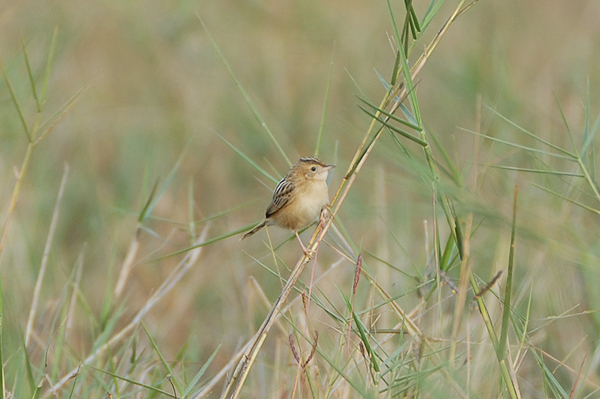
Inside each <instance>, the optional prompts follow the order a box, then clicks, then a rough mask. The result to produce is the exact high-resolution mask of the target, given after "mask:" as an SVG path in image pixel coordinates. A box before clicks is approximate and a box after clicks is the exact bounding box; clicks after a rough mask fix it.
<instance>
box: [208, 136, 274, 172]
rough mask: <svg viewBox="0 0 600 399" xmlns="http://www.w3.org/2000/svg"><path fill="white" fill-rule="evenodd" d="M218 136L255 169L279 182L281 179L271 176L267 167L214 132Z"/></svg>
mask: <svg viewBox="0 0 600 399" xmlns="http://www.w3.org/2000/svg"><path fill="white" fill-rule="evenodd" d="M214 133H215V134H216V135H217V136H219V138H220V139H221V140H223V142H224V143H225V144H227V145H228V146H229V148H231V149H232V150H233V151H235V153H236V154H238V155H239V156H240V157H242V159H244V161H246V162H248V163H249V164H250V165H251V166H252V167H253V168H254V169H256V170H257V171H258V172H260V173H261V174H262V175H263V176H265V177H266V178H267V179H269V180H271V181H272V182H273V183H277V182H279V179H276V178H274V177H273V176H271V174H270V173H269V172H267V171H266V170H265V169H263V168H261V167H260V166H259V165H258V164H257V163H256V162H254V161H253V160H252V159H251V158H250V157H249V156H247V155H246V154H244V153H243V152H242V151H241V150H240V149H238V148H237V147H236V146H234V145H233V144H231V143H230V142H229V141H227V139H226V138H225V137H223V136H221V135H220V134H219V133H217V132H214Z"/></svg>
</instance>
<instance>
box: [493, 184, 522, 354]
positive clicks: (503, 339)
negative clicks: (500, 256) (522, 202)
mask: <svg viewBox="0 0 600 399" xmlns="http://www.w3.org/2000/svg"><path fill="white" fill-rule="evenodd" d="M518 193H519V190H518V188H517V187H515V196H514V200H513V218H512V230H511V233H510V252H509V255H508V272H507V273H506V290H505V292H504V310H503V312H502V330H501V332H500V340H499V341H498V359H499V360H501V361H502V360H504V359H505V358H506V346H507V345H508V326H509V324H510V307H511V302H510V301H511V292H512V282H513V280H512V279H513V271H514V260H515V235H516V230H517V198H518Z"/></svg>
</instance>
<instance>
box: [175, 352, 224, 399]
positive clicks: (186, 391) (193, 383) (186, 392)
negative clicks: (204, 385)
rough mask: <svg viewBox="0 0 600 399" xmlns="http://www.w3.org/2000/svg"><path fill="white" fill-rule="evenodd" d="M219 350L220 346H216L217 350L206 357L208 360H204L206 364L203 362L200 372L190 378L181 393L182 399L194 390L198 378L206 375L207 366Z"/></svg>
mask: <svg viewBox="0 0 600 399" xmlns="http://www.w3.org/2000/svg"><path fill="white" fill-rule="evenodd" d="M219 349H221V345H219V346H217V348H216V349H215V350H214V351H213V353H212V354H211V355H210V356H209V357H208V359H206V362H204V364H203V365H202V367H201V368H200V370H199V371H198V372H197V373H196V375H195V376H194V378H192V380H191V381H190V383H189V384H188V387H187V389H186V390H185V391H184V392H183V397H184V398H185V397H188V395H189V394H190V392H191V390H192V389H193V388H194V386H195V385H196V384H198V381H200V378H202V376H203V375H204V373H206V370H207V369H208V366H210V364H211V363H212V362H213V360H215V357H216V356H217V353H219Z"/></svg>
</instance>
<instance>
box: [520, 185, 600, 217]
mask: <svg viewBox="0 0 600 399" xmlns="http://www.w3.org/2000/svg"><path fill="white" fill-rule="evenodd" d="M531 184H532V185H533V186H535V187H537V188H539V189H541V190H544V191H546V192H548V193H550V194H554V195H556V196H557V197H560V198H562V199H564V200H566V201H569V202H570V203H572V204H574V205H577V206H579V207H581V208H583V209H586V210H588V211H590V212H594V213H595V214H597V215H600V210H599V209H596V208H592V207H591V206H587V205H585V204H582V203H581V202H577V201H575V200H573V199H571V198H569V197H567V196H565V195H562V194H560V193H557V192H556V191H553V190H550V189H549V188H546V187H544V186H540V185H539V184H536V183H531Z"/></svg>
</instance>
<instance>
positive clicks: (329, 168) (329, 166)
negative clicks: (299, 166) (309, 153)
mask: <svg viewBox="0 0 600 399" xmlns="http://www.w3.org/2000/svg"><path fill="white" fill-rule="evenodd" d="M333 168H335V165H325V170H331V169H333Z"/></svg>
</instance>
